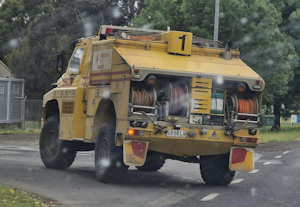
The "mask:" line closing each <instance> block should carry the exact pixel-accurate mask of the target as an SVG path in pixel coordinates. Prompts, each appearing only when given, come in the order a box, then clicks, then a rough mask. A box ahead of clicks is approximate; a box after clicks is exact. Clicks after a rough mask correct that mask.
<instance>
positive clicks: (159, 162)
mask: <svg viewBox="0 0 300 207" xmlns="http://www.w3.org/2000/svg"><path fill="white" fill-rule="evenodd" d="M165 161H166V159H165V158H164V157H162V156H159V158H158V159H154V160H146V161H145V164H144V165H143V166H135V167H136V168H137V169H138V170H140V171H146V172H155V171H157V170H159V169H160V168H162V167H163V166H164V164H165Z"/></svg>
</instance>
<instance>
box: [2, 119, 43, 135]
mask: <svg viewBox="0 0 300 207" xmlns="http://www.w3.org/2000/svg"><path fill="white" fill-rule="evenodd" d="M40 132H41V126H40V124H39V123H38V122H34V121H26V122H25V127H24V129H21V127H20V126H18V125H12V126H2V127H1V128H0V134H28V133H40Z"/></svg>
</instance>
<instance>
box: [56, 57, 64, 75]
mask: <svg viewBox="0 0 300 207" xmlns="http://www.w3.org/2000/svg"><path fill="white" fill-rule="evenodd" d="M56 62H57V66H56V69H57V71H58V72H59V73H62V72H63V69H64V54H63V53H59V54H57V55H56Z"/></svg>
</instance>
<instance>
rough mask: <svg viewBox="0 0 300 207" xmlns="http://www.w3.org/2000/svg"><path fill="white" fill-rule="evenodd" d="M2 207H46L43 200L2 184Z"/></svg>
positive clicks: (0, 198)
mask: <svg viewBox="0 0 300 207" xmlns="http://www.w3.org/2000/svg"><path fill="white" fill-rule="evenodd" d="M0 206H1V207H45V206H47V205H45V204H44V203H43V202H42V200H41V198H40V197H39V196H36V195H29V194H28V193H26V192H23V191H20V190H17V189H13V188H9V187H6V186H4V185H1V184H0Z"/></svg>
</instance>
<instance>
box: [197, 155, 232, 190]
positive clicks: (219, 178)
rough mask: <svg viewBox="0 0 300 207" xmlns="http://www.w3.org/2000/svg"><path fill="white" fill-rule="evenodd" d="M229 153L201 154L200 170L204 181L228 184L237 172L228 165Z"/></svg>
mask: <svg viewBox="0 0 300 207" xmlns="http://www.w3.org/2000/svg"><path fill="white" fill-rule="evenodd" d="M228 163H229V154H224V155H209V156H201V158H200V171H201V175H202V179H203V181H204V182H205V183H206V184H208V185H228V184H229V183H231V181H232V179H233V177H234V175H235V172H234V171H231V170H230V169H229V166H228Z"/></svg>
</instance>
